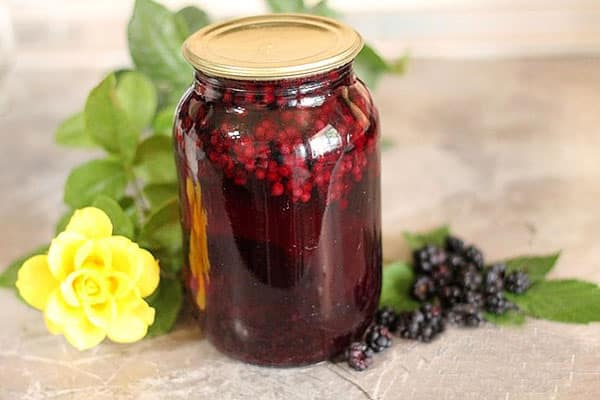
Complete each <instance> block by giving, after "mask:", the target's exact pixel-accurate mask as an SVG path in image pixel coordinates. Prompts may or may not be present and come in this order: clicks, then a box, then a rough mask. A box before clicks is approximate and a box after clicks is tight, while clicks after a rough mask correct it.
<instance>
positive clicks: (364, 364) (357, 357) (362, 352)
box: [346, 342, 373, 371]
mask: <svg viewBox="0 0 600 400" xmlns="http://www.w3.org/2000/svg"><path fill="white" fill-rule="evenodd" d="M346 361H347V362H348V365H349V366H350V368H352V369H354V370H356V371H364V370H365V369H367V368H369V366H370V365H371V364H372V363H373V350H371V349H370V348H369V346H367V344H366V343H363V342H354V343H352V344H351V345H350V347H348V349H347V350H346Z"/></svg>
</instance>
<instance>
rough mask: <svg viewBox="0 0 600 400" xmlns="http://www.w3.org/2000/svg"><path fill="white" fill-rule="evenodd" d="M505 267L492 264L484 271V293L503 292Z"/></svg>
mask: <svg viewBox="0 0 600 400" xmlns="http://www.w3.org/2000/svg"><path fill="white" fill-rule="evenodd" d="M505 272H506V265H505V264H502V263H498V264H494V265H492V266H490V267H488V268H486V269H485V271H484V273H483V288H484V290H485V292H486V293H488V294H493V293H500V292H502V290H504V273H505Z"/></svg>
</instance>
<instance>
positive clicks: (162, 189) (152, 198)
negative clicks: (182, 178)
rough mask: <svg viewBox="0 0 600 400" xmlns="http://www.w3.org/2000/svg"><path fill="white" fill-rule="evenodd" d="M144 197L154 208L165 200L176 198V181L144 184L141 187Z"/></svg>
mask: <svg viewBox="0 0 600 400" xmlns="http://www.w3.org/2000/svg"><path fill="white" fill-rule="evenodd" d="M143 192H144V197H145V198H146V200H147V201H148V203H150V207H151V208H156V207H159V206H161V205H163V204H164V203H166V202H167V201H172V200H173V199H176V198H177V193H178V187H177V184H176V183H158V184H150V185H146V186H145V187H144V189H143Z"/></svg>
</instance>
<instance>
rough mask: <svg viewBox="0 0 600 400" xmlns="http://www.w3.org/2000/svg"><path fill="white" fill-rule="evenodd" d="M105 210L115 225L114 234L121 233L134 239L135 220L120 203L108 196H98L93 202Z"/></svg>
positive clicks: (95, 205)
mask: <svg viewBox="0 0 600 400" xmlns="http://www.w3.org/2000/svg"><path fill="white" fill-rule="evenodd" d="M92 205H93V206H94V207H97V208H99V209H101V210H102V211H104V212H105V213H106V215H108V217H109V218H110V221H111V222H112V225H113V235H121V236H125V237H128V238H130V239H133V222H131V219H129V217H128V216H127V214H125V211H123V209H122V208H121V206H120V205H119V203H117V202H116V201H115V200H113V199H111V198H110V197H107V196H98V197H97V198H96V200H94V202H93V203H92Z"/></svg>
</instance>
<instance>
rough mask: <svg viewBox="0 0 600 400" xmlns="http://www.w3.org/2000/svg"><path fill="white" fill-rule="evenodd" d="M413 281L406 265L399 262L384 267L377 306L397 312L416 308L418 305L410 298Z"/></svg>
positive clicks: (412, 274)
mask: <svg viewBox="0 0 600 400" xmlns="http://www.w3.org/2000/svg"><path fill="white" fill-rule="evenodd" d="M413 280H414V273H413V270H412V268H411V267H410V266H409V265H408V264H405V263H403V262H400V261H399V262H394V263H391V264H388V265H386V266H384V268H383V283H382V287H381V298H380V300H379V304H381V305H382V306H383V305H386V306H390V307H393V308H395V309H396V310H398V311H404V310H414V309H416V308H418V307H419V303H418V302H416V301H415V300H413V299H412V298H411V297H410V287H411V285H412V283H413Z"/></svg>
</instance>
